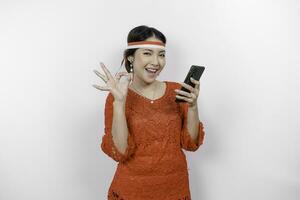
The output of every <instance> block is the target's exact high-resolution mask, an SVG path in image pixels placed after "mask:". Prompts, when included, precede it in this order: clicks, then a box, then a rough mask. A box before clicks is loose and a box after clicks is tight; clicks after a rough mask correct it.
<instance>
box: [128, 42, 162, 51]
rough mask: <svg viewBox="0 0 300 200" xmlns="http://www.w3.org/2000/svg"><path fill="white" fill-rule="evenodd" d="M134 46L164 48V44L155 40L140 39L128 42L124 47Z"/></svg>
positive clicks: (130, 47) (133, 47)
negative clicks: (139, 40)
mask: <svg viewBox="0 0 300 200" xmlns="http://www.w3.org/2000/svg"><path fill="white" fill-rule="evenodd" d="M135 48H159V49H163V50H165V49H166V47H165V44H164V43H162V42H155V41H141V42H129V43H128V44H127V47H126V49H135Z"/></svg>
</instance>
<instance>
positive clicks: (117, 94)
mask: <svg viewBox="0 0 300 200" xmlns="http://www.w3.org/2000/svg"><path fill="white" fill-rule="evenodd" d="M100 65H101V67H102V70H103V71H104V73H105V75H103V74H101V73H100V72H98V71H97V70H94V72H95V73H96V74H97V76H99V77H100V78H101V79H102V80H103V81H104V82H105V83H106V86H98V85H93V87H95V88H96V89H98V90H102V91H110V92H111V94H112V95H113V96H114V101H118V102H121V103H125V101H126V96H127V92H128V86H129V83H130V82H131V80H132V79H133V74H132V73H128V72H118V73H117V74H116V75H115V78H114V77H113V76H112V75H111V73H110V71H109V70H108V69H107V68H106V67H105V65H104V64H103V63H102V62H101V63H100ZM122 76H127V78H126V79H125V81H124V82H121V81H120V79H121V77H122Z"/></svg>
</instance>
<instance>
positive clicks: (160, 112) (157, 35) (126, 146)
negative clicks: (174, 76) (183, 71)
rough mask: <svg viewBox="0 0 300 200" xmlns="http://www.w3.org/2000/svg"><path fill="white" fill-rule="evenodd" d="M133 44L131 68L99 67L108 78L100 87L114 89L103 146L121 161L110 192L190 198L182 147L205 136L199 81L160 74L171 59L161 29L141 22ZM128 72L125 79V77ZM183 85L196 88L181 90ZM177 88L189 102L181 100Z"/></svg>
mask: <svg viewBox="0 0 300 200" xmlns="http://www.w3.org/2000/svg"><path fill="white" fill-rule="evenodd" d="M127 44H128V46H127V48H126V50H125V51H124V59H123V61H122V64H123V62H125V67H126V70H127V72H128V73H126V72H120V73H118V74H116V76H115V77H113V76H112V75H111V73H110V72H109V70H108V69H107V68H106V67H105V65H104V64H103V63H101V67H102V69H103V71H104V72H105V75H103V74H101V73H99V72H97V73H96V74H97V75H98V76H99V77H101V78H102V79H103V81H104V82H105V83H106V86H103V87H100V86H97V87H96V88H97V89H100V90H105V91H109V94H108V95H107V98H106V102H105V129H104V135H103V136H102V142H101V149H102V150H103V152H104V153H105V154H107V155H108V156H109V157H111V158H112V159H113V160H115V161H116V162H118V167H117V170H116V172H115V175H114V178H113V180H112V182H111V185H110V188H109V191H108V194H107V198H108V199H109V200H113V199H114V200H116V199H119V200H121V199H123V200H133V199H135V200H140V199H143V200H153V199H155V200H174V199H176V200H178V199H179V200H190V199H191V194H190V189H189V177H188V170H187V168H188V167H187V161H186V157H185V154H184V153H183V151H182V149H185V150H187V151H196V150H197V149H198V148H199V146H200V145H201V144H202V143H203V140H204V127H203V124H202V122H201V121H199V117H198V108H197V103H195V102H196V101H197V97H198V94H199V82H197V81H194V83H195V88H192V87H191V86H188V85H181V84H179V83H176V82H172V81H158V80H157V77H158V75H159V73H160V72H161V71H162V70H163V69H164V67H165V64H166V57H165V54H166V38H165V36H164V35H163V34H162V33H161V32H160V31H158V30H157V29H155V28H152V27H148V26H138V27H135V28H134V29H132V30H131V31H130V32H129V35H128V38H127ZM123 75H124V76H127V79H126V80H125V83H124V82H122V83H121V82H120V81H119V80H120V78H121V76H123ZM182 86H183V87H186V88H187V89H188V90H189V91H190V93H187V92H182V91H180V90H179V89H180V88H181V87H182ZM177 90H178V91H177ZM176 94H177V95H181V96H182V98H184V100H186V102H182V103H176V102H175V99H176ZM194 105H196V106H194Z"/></svg>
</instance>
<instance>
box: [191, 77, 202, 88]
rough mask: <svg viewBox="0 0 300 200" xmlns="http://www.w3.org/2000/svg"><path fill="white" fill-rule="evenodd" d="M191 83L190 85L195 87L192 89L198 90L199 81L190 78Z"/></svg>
mask: <svg viewBox="0 0 300 200" xmlns="http://www.w3.org/2000/svg"><path fill="white" fill-rule="evenodd" d="M191 81H192V83H194V84H195V87H194V88H197V89H199V86H200V81H197V80H196V79H194V78H193V77H191Z"/></svg>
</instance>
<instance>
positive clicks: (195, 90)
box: [175, 77, 200, 108]
mask: <svg viewBox="0 0 300 200" xmlns="http://www.w3.org/2000/svg"><path fill="white" fill-rule="evenodd" d="M191 81H192V83H194V84H195V87H192V86H190V85H188V84H186V83H180V84H181V85H182V86H183V87H184V88H186V89H188V90H189V91H190V93H189V92H185V91H182V90H178V89H176V90H175V92H176V93H177V95H176V98H178V99H183V100H185V101H186V102H188V104H189V107H190V108H191V107H195V108H196V107H197V99H198V96H199V91H200V89H199V88H200V82H199V81H197V80H195V79H193V78H192V77H191Z"/></svg>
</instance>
